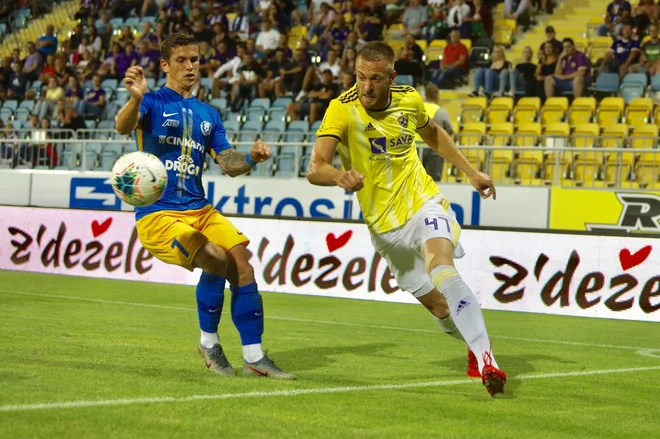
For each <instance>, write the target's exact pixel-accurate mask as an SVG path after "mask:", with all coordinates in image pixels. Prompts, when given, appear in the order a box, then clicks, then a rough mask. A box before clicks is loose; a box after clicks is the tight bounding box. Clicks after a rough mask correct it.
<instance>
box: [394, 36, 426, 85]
mask: <svg viewBox="0 0 660 439" xmlns="http://www.w3.org/2000/svg"><path fill="white" fill-rule="evenodd" d="M423 56H424V52H423V51H422V48H421V47H419V45H418V44H417V42H416V41H415V37H413V36H412V34H406V41H405V45H404V46H402V47H401V49H399V54H398V57H397V59H396V61H395V63H394V69H395V70H396V71H397V73H398V74H399V75H410V76H412V77H413V78H414V79H413V82H414V83H415V84H418V83H420V82H422V80H423V79H424V64H423V63H422V57H423Z"/></svg>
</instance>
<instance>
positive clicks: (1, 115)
mask: <svg viewBox="0 0 660 439" xmlns="http://www.w3.org/2000/svg"><path fill="white" fill-rule="evenodd" d="M12 117H14V112H13V111H12V110H11V109H10V108H0V119H2V121H3V122H4V123H5V125H6V124H8V123H9V122H11V119H12Z"/></svg>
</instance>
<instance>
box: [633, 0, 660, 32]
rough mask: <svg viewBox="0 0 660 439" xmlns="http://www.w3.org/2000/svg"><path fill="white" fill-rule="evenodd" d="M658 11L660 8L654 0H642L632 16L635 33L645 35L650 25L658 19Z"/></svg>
mask: <svg viewBox="0 0 660 439" xmlns="http://www.w3.org/2000/svg"><path fill="white" fill-rule="evenodd" d="M658 12H659V8H658V5H656V4H655V1H654V0H640V2H639V5H638V6H637V8H635V13H634V14H633V17H632V25H633V33H634V34H636V35H644V34H645V33H646V29H647V28H648V27H649V25H650V24H651V23H655V22H656V21H657V20H658Z"/></svg>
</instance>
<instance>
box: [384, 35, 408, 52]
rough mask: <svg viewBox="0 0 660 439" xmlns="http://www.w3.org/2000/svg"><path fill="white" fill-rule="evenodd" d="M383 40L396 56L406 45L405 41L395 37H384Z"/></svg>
mask: <svg viewBox="0 0 660 439" xmlns="http://www.w3.org/2000/svg"><path fill="white" fill-rule="evenodd" d="M385 38H386V39H385V41H386V42H387V45H388V46H390V47H391V48H392V50H393V51H394V53H396V54H398V53H399V52H400V51H401V49H402V48H403V46H405V45H406V43H405V41H402V40H398V39H395V38H396V37H392V36H390V37H389V38H388V37H387V36H386V37H385Z"/></svg>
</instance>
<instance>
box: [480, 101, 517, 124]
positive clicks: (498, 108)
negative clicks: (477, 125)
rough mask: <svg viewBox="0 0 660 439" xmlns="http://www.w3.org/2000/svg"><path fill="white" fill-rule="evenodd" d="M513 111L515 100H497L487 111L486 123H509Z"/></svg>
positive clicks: (492, 102)
mask: <svg viewBox="0 0 660 439" xmlns="http://www.w3.org/2000/svg"><path fill="white" fill-rule="evenodd" d="M512 110H513V98H509V97H500V98H495V99H493V100H492V101H491V102H490V105H489V106H488V110H487V111H486V122H487V123H488V124H494V123H501V122H508V121H509V116H510V115H511V111H512Z"/></svg>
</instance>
